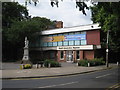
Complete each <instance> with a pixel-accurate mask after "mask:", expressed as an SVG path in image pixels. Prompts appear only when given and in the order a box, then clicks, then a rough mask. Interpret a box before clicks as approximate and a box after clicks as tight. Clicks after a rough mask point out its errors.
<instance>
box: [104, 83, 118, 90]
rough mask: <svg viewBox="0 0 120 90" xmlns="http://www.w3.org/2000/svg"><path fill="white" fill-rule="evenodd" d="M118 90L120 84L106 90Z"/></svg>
mask: <svg viewBox="0 0 120 90" xmlns="http://www.w3.org/2000/svg"><path fill="white" fill-rule="evenodd" d="M117 88H120V83H117V84H115V85H112V86H110V87H109V88H107V89H106V90H115V89H117Z"/></svg>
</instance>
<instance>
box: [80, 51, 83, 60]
mask: <svg viewBox="0 0 120 90" xmlns="http://www.w3.org/2000/svg"><path fill="white" fill-rule="evenodd" d="M82 59H83V51H80V60H82Z"/></svg>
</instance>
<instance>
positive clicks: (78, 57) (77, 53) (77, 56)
mask: <svg viewBox="0 0 120 90" xmlns="http://www.w3.org/2000/svg"><path fill="white" fill-rule="evenodd" d="M76 59H80V52H79V51H76Z"/></svg>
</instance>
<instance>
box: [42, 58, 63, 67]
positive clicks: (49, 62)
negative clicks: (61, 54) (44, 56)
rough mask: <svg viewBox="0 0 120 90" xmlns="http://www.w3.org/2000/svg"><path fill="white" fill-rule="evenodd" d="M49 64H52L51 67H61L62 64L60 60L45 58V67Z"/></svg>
mask: <svg viewBox="0 0 120 90" xmlns="http://www.w3.org/2000/svg"><path fill="white" fill-rule="evenodd" d="M49 64H50V65H51V67H60V66H61V64H60V63H59V62H56V61H53V60H45V61H44V65H45V67H48V66H49Z"/></svg>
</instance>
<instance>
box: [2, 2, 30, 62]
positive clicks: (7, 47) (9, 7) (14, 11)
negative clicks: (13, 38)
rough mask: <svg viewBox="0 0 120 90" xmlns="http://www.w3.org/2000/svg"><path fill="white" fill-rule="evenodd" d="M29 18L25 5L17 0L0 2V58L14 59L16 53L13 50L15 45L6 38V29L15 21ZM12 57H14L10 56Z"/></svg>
mask: <svg viewBox="0 0 120 90" xmlns="http://www.w3.org/2000/svg"><path fill="white" fill-rule="evenodd" d="M27 18H29V16H28V10H27V9H26V7H24V6H22V5H20V4H19V3H17V2H2V58H3V60H4V59H6V60H8V59H10V58H11V59H14V58H16V56H17V55H14V54H13V52H17V51H16V49H17V48H16V47H15V46H13V45H12V44H11V43H10V42H9V41H8V40H7V31H8V28H10V27H11V24H12V23H13V22H15V21H22V20H23V19H27ZM12 57H14V58H12Z"/></svg>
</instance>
